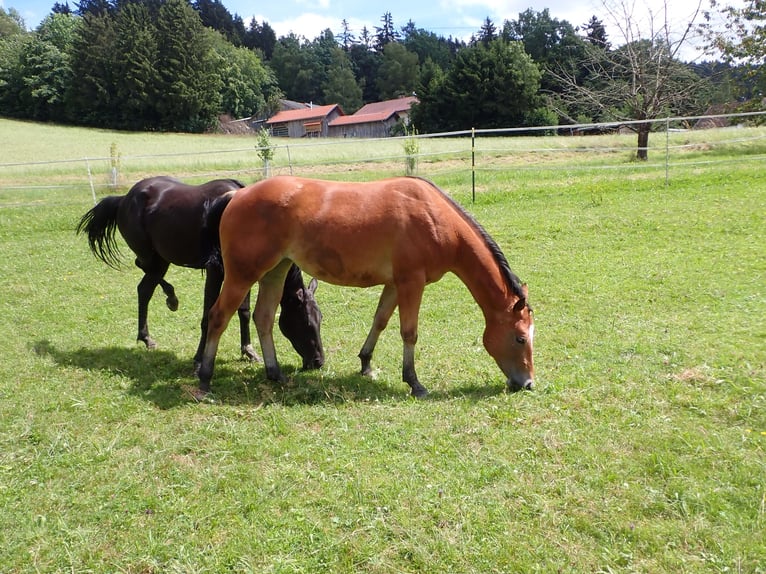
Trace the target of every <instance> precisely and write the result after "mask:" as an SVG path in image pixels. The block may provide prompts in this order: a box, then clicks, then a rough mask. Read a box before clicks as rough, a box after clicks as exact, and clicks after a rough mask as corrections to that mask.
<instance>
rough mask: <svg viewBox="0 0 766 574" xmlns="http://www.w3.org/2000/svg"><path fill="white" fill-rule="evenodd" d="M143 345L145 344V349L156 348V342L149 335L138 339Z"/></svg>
mask: <svg viewBox="0 0 766 574" xmlns="http://www.w3.org/2000/svg"><path fill="white" fill-rule="evenodd" d="M139 341H141V342H142V343H143V344H144V345H146V348H147V349H150V350H151V349H156V348H157V342H156V341H155V340H154V339H152V338H151V337H147V338H146V339H139Z"/></svg>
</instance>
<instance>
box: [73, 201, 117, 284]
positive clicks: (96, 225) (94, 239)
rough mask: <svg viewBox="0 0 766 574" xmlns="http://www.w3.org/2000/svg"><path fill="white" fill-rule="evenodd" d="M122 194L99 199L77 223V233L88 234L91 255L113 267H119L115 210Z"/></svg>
mask: <svg viewBox="0 0 766 574" xmlns="http://www.w3.org/2000/svg"><path fill="white" fill-rule="evenodd" d="M123 197H124V196H117V195H111V196H109V197H105V198H104V199H102V200H101V201H99V202H98V203H97V204H96V205H95V206H94V207H93V209H90V210H89V211H88V212H86V213H85V215H83V216H82V219H80V223H78V224H77V233H78V234H80V233H85V234H86V235H87V236H88V245H89V246H90V250H91V251H92V252H93V255H95V256H96V257H98V258H99V259H101V261H103V262H104V263H106V264H107V265H109V267H112V268H114V269H119V267H120V258H121V254H120V249H119V247H118V245H117V242H116V241H115V237H114V236H115V229H116V228H117V210H118V209H119V207H120V203H121V202H122V199H123Z"/></svg>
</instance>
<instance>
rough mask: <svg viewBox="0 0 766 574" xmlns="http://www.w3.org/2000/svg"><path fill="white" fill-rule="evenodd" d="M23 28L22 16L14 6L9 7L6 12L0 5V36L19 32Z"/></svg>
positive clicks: (23, 29) (24, 28)
mask: <svg viewBox="0 0 766 574" xmlns="http://www.w3.org/2000/svg"><path fill="white" fill-rule="evenodd" d="M25 30H26V25H25V24H24V18H22V17H21V14H19V12H18V10H16V8H9V9H8V11H7V12H6V11H5V8H3V7H2V6H0V38H8V37H9V36H13V35H15V34H21V33H22V32H24V31H25Z"/></svg>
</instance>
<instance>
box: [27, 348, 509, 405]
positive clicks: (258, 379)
mask: <svg viewBox="0 0 766 574" xmlns="http://www.w3.org/2000/svg"><path fill="white" fill-rule="evenodd" d="M32 349H33V351H34V352H35V353H36V354H37V355H40V356H46V357H50V358H51V359H53V360H54V361H55V362H56V363H57V364H58V365H61V366H63V367H76V368H79V369H84V370H88V371H102V372H104V373H107V374H110V375H112V376H118V377H124V378H126V379H128V380H129V381H130V382H131V384H130V387H129V389H128V392H129V393H130V394H132V395H134V396H138V397H141V398H143V399H145V400H147V401H149V402H151V403H153V404H155V405H156V406H157V407H158V408H160V409H171V408H174V407H178V406H181V405H186V404H188V403H190V402H195V401H196V399H194V397H193V396H192V391H193V390H194V389H196V387H197V382H198V381H197V377H196V376H195V375H194V374H193V369H192V361H191V359H190V358H189V359H180V358H179V357H178V356H176V355H175V354H174V353H172V352H170V351H163V350H158V349H154V350H152V351H148V350H146V349H144V348H143V347H140V346H138V345H137V346H136V347H132V348H128V347H102V348H81V349H77V350H73V351H61V350H59V349H57V348H56V347H54V346H53V344H51V342H50V341H47V340H42V341H37V342H35V343H34V344H33V345H32ZM282 370H283V372H284V374H285V378H286V380H285V381H284V382H275V381H270V380H268V379H267V378H266V371H265V369H264V368H263V366H262V365H261V364H260V363H250V362H247V361H245V360H232V361H229V360H220V359H219V361H218V362H217V363H216V369H215V375H214V376H213V381H212V393H211V394H210V395H209V400H206V401H205V402H210V403H222V404H234V405H237V404H248V405H268V404H280V405H285V406H292V405H311V404H319V403H335V404H341V403H347V402H363V401H367V402H369V401H379V400H389V399H394V400H408V399H409V388H408V387H407V385H406V384H405V383H400V384H397V385H394V386H391V385H388V384H386V383H385V382H380V381H377V380H375V379H373V378H369V377H365V376H362V375H361V374H359V373H353V374H349V375H335V376H332V377H329V376H327V375H326V374H324V373H323V372H322V371H321V370H319V371H303V370H300V369H299V368H298V367H297V366H294V365H290V364H289V363H287V364H285V363H283V364H282ZM502 392H504V391H503V388H502V387H501V386H499V385H492V384H489V385H487V384H478V383H474V384H467V385H463V386H456V387H455V388H454V389H451V390H449V391H444V390H435V391H432V392H431V393H430V394H429V395H428V399H427V400H449V399H452V398H456V397H464V398H468V399H472V400H481V399H484V398H487V397H491V396H495V395H498V394H501V393H502Z"/></svg>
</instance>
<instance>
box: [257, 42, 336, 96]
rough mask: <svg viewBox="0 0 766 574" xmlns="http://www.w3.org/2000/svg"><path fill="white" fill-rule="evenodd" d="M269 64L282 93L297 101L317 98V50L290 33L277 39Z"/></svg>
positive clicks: (322, 76) (319, 75) (322, 75)
mask: <svg viewBox="0 0 766 574" xmlns="http://www.w3.org/2000/svg"><path fill="white" fill-rule="evenodd" d="M269 66H270V67H271V69H272V70H273V71H274V74H275V76H276V78H277V82H278V83H279V87H280V88H281V89H282V90H283V91H284V93H285V96H286V97H287V98H289V99H291V100H296V101H298V102H317V101H319V99H320V98H321V96H322V86H321V81H322V80H320V81H317V79H318V78H322V79H324V73H323V71H322V70H321V69H320V64H319V61H318V60H317V57H316V54H315V53H314V52H313V50H311V49H310V47H309V46H308V45H306V44H302V43H301V40H300V38H298V36H296V35H295V34H293V33H291V34H289V35H288V36H283V37H282V38H280V39H279V41H278V42H277V44H276V46H275V47H274V55H273V57H272V58H271V61H270V62H269Z"/></svg>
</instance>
